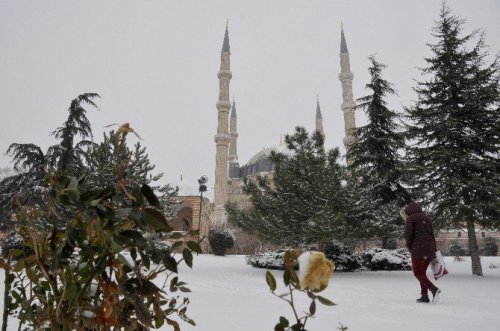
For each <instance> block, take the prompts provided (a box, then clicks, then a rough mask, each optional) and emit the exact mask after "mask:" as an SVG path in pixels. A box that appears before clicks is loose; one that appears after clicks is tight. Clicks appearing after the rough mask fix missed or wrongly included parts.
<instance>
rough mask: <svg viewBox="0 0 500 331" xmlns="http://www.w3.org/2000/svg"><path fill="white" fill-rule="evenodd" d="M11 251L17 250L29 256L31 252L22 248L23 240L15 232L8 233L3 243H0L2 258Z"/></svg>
mask: <svg viewBox="0 0 500 331" xmlns="http://www.w3.org/2000/svg"><path fill="white" fill-rule="evenodd" d="M12 249H18V250H21V251H24V252H26V253H27V254H31V253H32V250H31V248H29V247H26V246H24V244H23V238H22V237H21V236H20V235H19V234H18V233H17V232H16V231H9V233H8V234H7V236H6V237H5V239H4V240H3V241H1V242H0V251H1V252H2V256H3V257H7V256H8V255H9V252H10V251H11V250H12Z"/></svg>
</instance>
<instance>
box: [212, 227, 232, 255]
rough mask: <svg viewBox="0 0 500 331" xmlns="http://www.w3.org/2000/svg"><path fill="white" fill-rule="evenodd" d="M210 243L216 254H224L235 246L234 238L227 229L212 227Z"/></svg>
mask: <svg viewBox="0 0 500 331" xmlns="http://www.w3.org/2000/svg"><path fill="white" fill-rule="evenodd" d="M208 243H209V244H210V248H211V249H212V253H213V254H214V255H219V256H223V255H225V254H226V251H227V250H228V249H231V248H233V246H234V238H233V235H232V234H231V232H229V231H228V230H226V229H211V230H210V232H209V233H208Z"/></svg>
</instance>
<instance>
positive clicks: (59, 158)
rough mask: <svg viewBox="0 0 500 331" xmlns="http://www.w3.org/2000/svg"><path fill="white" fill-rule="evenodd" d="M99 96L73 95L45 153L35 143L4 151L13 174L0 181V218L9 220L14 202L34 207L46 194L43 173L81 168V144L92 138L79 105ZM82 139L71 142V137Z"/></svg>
mask: <svg viewBox="0 0 500 331" xmlns="http://www.w3.org/2000/svg"><path fill="white" fill-rule="evenodd" d="M96 97H99V95H98V94H95V93H84V94H81V95H79V96H78V97H77V98H75V99H74V100H73V101H72V102H71V105H70V107H69V108H68V112H69V114H68V119H67V120H66V122H64V124H63V126H62V127H60V128H58V129H57V130H56V131H54V132H53V133H52V134H53V135H54V136H55V137H56V138H57V139H60V143H59V144H56V145H53V146H51V147H49V148H48V150H47V152H46V153H44V152H43V150H42V149H41V148H40V147H39V146H37V145H35V144H18V143H13V144H11V145H10V146H9V148H8V150H7V154H8V155H10V156H12V158H13V162H14V169H15V170H17V172H18V173H17V174H15V175H13V176H9V177H6V178H4V179H3V180H2V181H1V182H0V206H1V208H0V220H1V221H2V222H4V223H6V224H7V223H9V220H10V218H11V216H12V215H13V214H14V212H15V210H16V204H17V203H19V204H23V205H24V204H27V205H31V206H34V207H36V206H38V205H39V204H40V202H41V201H42V200H43V198H44V195H45V194H46V193H47V187H48V185H47V183H46V180H45V175H46V174H47V173H48V172H60V173H64V174H67V175H75V176H76V175H77V173H76V170H77V169H80V168H81V164H82V162H83V154H84V152H85V147H86V146H89V145H90V144H91V142H90V141H88V140H86V138H89V137H90V138H91V137H92V130H91V127H90V123H89V121H88V119H87V117H86V116H85V109H84V108H83V106H82V105H84V104H90V105H92V106H95V107H96V105H95V103H94V102H93V101H92V100H93V99H94V98H96ZM78 136H79V137H80V138H81V139H82V140H80V141H79V142H77V143H76V144H75V139H76V138H77V137H78Z"/></svg>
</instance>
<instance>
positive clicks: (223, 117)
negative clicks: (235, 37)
mask: <svg viewBox="0 0 500 331" xmlns="http://www.w3.org/2000/svg"><path fill="white" fill-rule="evenodd" d="M230 57H231V52H230V48H229V31H228V26H227V22H226V31H225V34H224V41H223V43H222V50H221V63H220V70H219V73H218V74H217V77H218V78H219V100H218V101H217V113H218V122H217V134H216V135H215V137H214V140H215V145H216V154H215V184H214V211H213V213H212V217H211V218H212V219H211V223H212V224H211V225H212V226H213V227H220V226H225V224H226V220H227V215H226V212H225V209H224V205H225V204H226V202H227V180H228V178H229V176H228V146H229V142H230V140H231V136H230V134H229V132H228V115H229V109H230V108H231V102H229V81H230V80H231V77H232V73H231V61H230Z"/></svg>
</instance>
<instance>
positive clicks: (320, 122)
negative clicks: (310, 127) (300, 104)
mask: <svg viewBox="0 0 500 331" xmlns="http://www.w3.org/2000/svg"><path fill="white" fill-rule="evenodd" d="M316 131H319V132H320V133H321V135H322V136H323V138H324V137H325V132H324V131H323V116H322V115H321V108H320V107H319V96H316Z"/></svg>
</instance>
